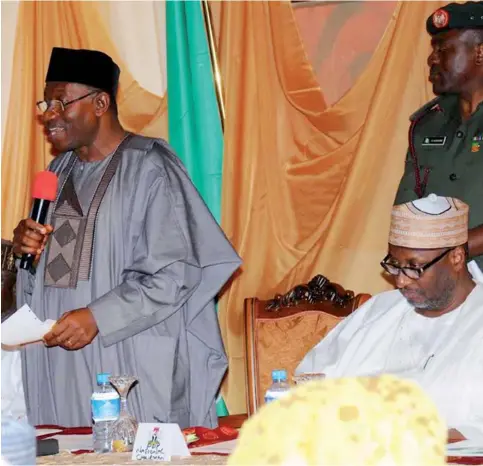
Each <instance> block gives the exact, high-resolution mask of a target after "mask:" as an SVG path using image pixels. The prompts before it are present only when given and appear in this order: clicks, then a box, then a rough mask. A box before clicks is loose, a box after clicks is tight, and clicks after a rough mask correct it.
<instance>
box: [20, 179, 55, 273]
mask: <svg viewBox="0 0 483 466" xmlns="http://www.w3.org/2000/svg"><path fill="white" fill-rule="evenodd" d="M58 184H59V179H58V178H57V175H56V174H55V173H52V172H49V171H43V172H39V173H37V175H35V179H34V184H33V188H32V195H33V198H34V204H33V206H32V211H31V213H30V218H31V219H32V220H33V221H35V222H37V223H40V224H41V225H44V224H45V220H46V218H47V212H48V211H49V205H50V203H51V202H52V201H55V198H56V196H57V186H58ZM34 260H35V254H23V255H22V259H21V260H20V268H21V269H25V270H29V269H30V268H31V267H32V264H33V263H34Z"/></svg>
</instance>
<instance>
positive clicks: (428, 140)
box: [422, 136, 446, 146]
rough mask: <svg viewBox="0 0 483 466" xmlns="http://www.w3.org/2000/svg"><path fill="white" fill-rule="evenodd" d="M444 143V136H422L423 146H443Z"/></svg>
mask: <svg viewBox="0 0 483 466" xmlns="http://www.w3.org/2000/svg"><path fill="white" fill-rule="evenodd" d="M445 144H446V136H426V137H424V138H423V142H422V145H423V146H444V145H445Z"/></svg>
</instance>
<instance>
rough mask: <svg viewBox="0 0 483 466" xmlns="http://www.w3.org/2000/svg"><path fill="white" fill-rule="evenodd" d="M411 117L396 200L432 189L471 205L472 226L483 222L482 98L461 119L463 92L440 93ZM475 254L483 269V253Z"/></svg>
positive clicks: (470, 224)
mask: <svg viewBox="0 0 483 466" xmlns="http://www.w3.org/2000/svg"><path fill="white" fill-rule="evenodd" d="M410 119H411V127H410V130H409V134H410V148H409V151H408V155H407V158H406V166H405V170H404V175H403V178H402V180H401V184H400V186H399V189H398V192H397V195H396V201H395V203H396V204H400V203H403V202H408V201H412V200H414V199H417V198H419V197H422V196H424V195H428V194H430V193H435V194H437V195H440V196H451V197H456V198H458V199H461V200H462V201H464V202H466V203H467V204H468V205H469V206H470V219H469V226H470V228H473V227H476V226H479V225H482V224H483V103H482V104H480V105H479V107H478V108H477V110H476V111H475V112H474V113H473V114H472V115H471V118H469V119H468V120H466V121H462V119H461V115H460V110H459V106H458V97H457V96H444V97H438V98H436V99H434V100H432V101H431V102H429V103H428V104H426V105H424V106H423V107H422V108H421V109H420V110H418V111H417V112H416V113H415V114H413V115H412V116H411V118H410ZM416 166H417V167H418V168H417V169H416ZM476 259H477V262H478V265H479V266H480V268H482V269H483V256H478V258H476Z"/></svg>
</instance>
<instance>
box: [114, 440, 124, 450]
mask: <svg viewBox="0 0 483 466" xmlns="http://www.w3.org/2000/svg"><path fill="white" fill-rule="evenodd" d="M112 451H114V452H116V453H123V452H125V451H127V448H126V444H125V443H124V442H123V441H122V440H114V441H113V442H112Z"/></svg>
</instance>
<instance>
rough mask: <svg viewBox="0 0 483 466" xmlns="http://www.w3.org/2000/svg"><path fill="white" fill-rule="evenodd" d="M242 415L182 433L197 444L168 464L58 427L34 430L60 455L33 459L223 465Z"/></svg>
mask: <svg viewBox="0 0 483 466" xmlns="http://www.w3.org/2000/svg"><path fill="white" fill-rule="evenodd" d="M245 419H246V415H234V416H227V417H226V418H220V425H219V426H218V427H217V428H216V429H207V428H205V427H193V428H190V429H184V432H185V431H190V432H193V431H194V433H195V434H196V437H197V438H198V440H196V441H195V442H193V443H191V444H190V445H189V450H190V453H191V456H189V457H173V458H171V460H170V461H168V462H166V461H134V460H132V459H131V453H106V454H97V453H93V452H92V451H90V445H91V444H92V437H91V435H92V430H91V428H89V427H79V428H63V427H59V426H37V438H40V439H44V438H55V439H57V440H58V441H59V449H60V452H59V453H58V454H57V455H51V456H42V457H38V458H37V464H41V465H77V464H79V465H131V464H133V465H134V464H144V465H147V464H159V465H162V464H165V465H184V466H191V465H192V466H195V465H225V464H226V463H227V459H228V455H229V454H230V453H231V452H232V451H233V449H234V447H235V445H236V439H237V437H238V430H239V427H240V426H241V425H242V424H243V421H244V420H245ZM447 464H454V465H456V464H458V465H468V466H470V465H483V456H477V457H449V458H448V459H447Z"/></svg>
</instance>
